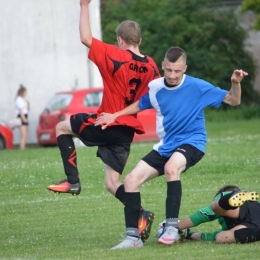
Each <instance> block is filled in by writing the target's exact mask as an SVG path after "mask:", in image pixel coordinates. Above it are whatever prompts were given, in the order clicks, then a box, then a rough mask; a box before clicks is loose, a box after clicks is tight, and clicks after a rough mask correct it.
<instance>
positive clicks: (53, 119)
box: [37, 88, 158, 146]
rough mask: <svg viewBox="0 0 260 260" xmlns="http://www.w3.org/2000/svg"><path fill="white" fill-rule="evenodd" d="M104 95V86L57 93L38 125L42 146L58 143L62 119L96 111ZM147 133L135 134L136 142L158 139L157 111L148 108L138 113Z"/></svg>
mask: <svg viewBox="0 0 260 260" xmlns="http://www.w3.org/2000/svg"><path fill="white" fill-rule="evenodd" d="M102 95H103V88H90V89H81V90H74V91H64V92H59V93H56V94H55V95H54V96H53V98H52V99H51V100H50V101H49V103H48V104H47V105H46V107H45V109H44V111H43V112H42V113H41V115H40V118H39V124H38V127H37V139H38V143H39V144H40V145H42V146H47V145H56V144H57V140H56V133H55V130H56V129H55V128H56V125H57V123H59V122H60V121H63V120H66V119H69V117H70V115H72V114H76V113H81V112H83V113H88V114H93V113H96V111H97V109H98V107H99V105H100V103H101V100H102ZM138 119H139V120H140V121H141V122H142V123H143V126H144V129H145V134H143V135H135V136H134V142H142V141H154V140H158V138H157V136H156V131H155V124H156V123H155V122H156V120H155V111H154V110H153V109H148V110H145V111H143V112H140V113H139V114H138Z"/></svg>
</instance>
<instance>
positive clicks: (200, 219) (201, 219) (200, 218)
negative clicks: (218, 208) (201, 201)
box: [190, 194, 221, 226]
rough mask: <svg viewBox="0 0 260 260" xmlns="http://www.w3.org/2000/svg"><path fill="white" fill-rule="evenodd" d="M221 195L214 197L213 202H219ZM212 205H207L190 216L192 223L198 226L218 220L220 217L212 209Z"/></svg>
mask: <svg viewBox="0 0 260 260" xmlns="http://www.w3.org/2000/svg"><path fill="white" fill-rule="evenodd" d="M220 196H221V194H218V195H217V196H215V197H214V199H213V201H215V200H218V199H219V198H220ZM210 205H211V204H209V205H207V206H206V207H204V208H201V209H199V210H197V211H196V212H194V213H193V214H191V215H190V219H191V222H192V223H193V225H194V226H198V225H200V224H202V223H205V222H208V221H213V220H216V219H218V218H219V217H220V216H219V215H217V214H215V213H214V211H213V210H212V209H211V206H210Z"/></svg>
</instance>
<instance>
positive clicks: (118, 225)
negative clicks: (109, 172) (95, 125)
mask: <svg viewBox="0 0 260 260" xmlns="http://www.w3.org/2000/svg"><path fill="white" fill-rule="evenodd" d="M259 128H260V125H259V119H257V120H248V121H235V122H231V121H227V122H208V123H207V129H208V131H207V132H208V136H209V141H208V145H207V152H206V155H205V156H204V158H203V159H202V160H201V162H199V163H198V164H197V165H195V166H194V167H191V168H190V169H189V170H188V171H187V172H185V173H183V174H182V175H181V180H182V188H183V196H182V204H181V212H180V218H183V217H185V216H187V215H189V214H190V213H192V212H193V211H195V210H197V209H198V208H200V207H202V206H204V205H207V204H208V203H209V202H210V201H211V199H212V197H213V195H214V194H215V193H216V191H217V190H218V189H219V188H220V187H221V186H224V185H226V184H235V185H238V186H239V187H240V188H242V189H254V190H256V191H258V192H260V190H259V189H260V188H259V167H260V159H259V154H260V134H259V133H260V129H259ZM152 145H153V143H135V144H133V145H132V150H131V155H130V157H129V160H128V163H127V166H126V169H125V171H124V173H123V178H124V176H125V175H126V173H127V172H129V171H130V170H131V169H132V168H133V167H134V166H135V165H136V163H137V162H138V161H139V160H140V158H142V157H143V156H144V155H145V154H146V153H148V152H149V151H150V150H151V149H152ZM0 153H1V156H0V169H1V189H0V197H1V202H0V212H1V216H0V217H1V221H0V230H1V236H0V245H1V256H0V259H26V260H27V259H28V260H30V259H32V260H35V259H39V260H40V259H52V260H55V259H82V260H100V259H104V260H115V259H118V260H121V259H124V260H132V259H137V260H139V259H180V260H196V259H198V260H204V259H205V260H208V259H213V260H219V259H222V260H237V259H259V245H260V242H256V243H252V244H244V245H239V244H228V245H216V244H215V243H205V242H196V241H184V242H182V243H178V244H175V245H173V246H171V247H165V246H163V245H159V244H158V243H157V241H156V238H155V234H156V231H157V227H158V224H159V222H161V221H162V220H164V219H165V196H166V184H165V178H164V176H162V177H159V178H155V179H154V180H151V181H149V182H147V183H145V184H144V185H143V186H142V188H141V193H142V205H143V206H144V207H146V208H147V209H150V210H153V211H154V212H155V215H156V217H155V221H154V224H153V226H152V233H151V236H150V238H149V240H148V241H147V242H146V243H145V246H144V247H143V248H142V249H136V250H117V251H111V250H110V248H111V247H112V246H114V245H116V244H117V243H119V240H120V238H121V236H120V234H121V233H123V234H124V232H125V227H124V213H123V205H122V204H121V203H120V202H118V201H117V200H116V199H115V198H114V197H113V196H112V195H110V194H109V193H108V192H107V191H106V190H105V188H104V167H103V164H102V163H101V160H100V159H99V158H97V157H96V148H90V147H82V148H81V147H80V148H77V155H78V158H77V162H78V167H79V172H80V174H81V183H82V192H81V194H80V195H79V196H77V197H74V196H70V195H68V194H54V193H52V192H50V191H48V190H47V189H46V186H47V185H49V184H51V182H52V181H58V180H61V179H63V178H64V177H65V175H64V173H63V166H62V162H61V158H60V152H59V149H58V148H57V147H54V148H27V149H25V150H24V151H20V150H18V149H14V150H5V151H1V152H0ZM219 227H220V226H219V224H218V223H217V221H213V222H210V223H207V224H202V225H200V226H198V227H195V228H194V230H195V231H214V230H216V229H218V228H219ZM230 252H232V254H231V253H230Z"/></svg>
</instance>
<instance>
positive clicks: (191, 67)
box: [101, 0, 258, 104]
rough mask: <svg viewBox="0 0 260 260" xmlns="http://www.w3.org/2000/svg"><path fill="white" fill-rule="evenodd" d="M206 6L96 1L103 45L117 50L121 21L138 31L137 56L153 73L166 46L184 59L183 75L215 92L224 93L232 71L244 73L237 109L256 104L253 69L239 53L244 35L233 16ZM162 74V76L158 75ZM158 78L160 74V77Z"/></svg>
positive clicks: (200, 1)
mask: <svg viewBox="0 0 260 260" xmlns="http://www.w3.org/2000/svg"><path fill="white" fill-rule="evenodd" d="M208 3H209V1H207V0H196V1H194V0H182V1H179V0H164V1H155V0H149V1H147V0H101V21H102V30H103V40H104V41H106V42H109V43H114V44H117V41H116V38H115V29H116V27H117V25H118V24H119V23H120V22H122V21H123V20H135V21H137V22H138V23H139V24H140V25H141V29H142V37H143V41H142V44H141V47H140V49H141V52H142V53H144V54H148V55H150V56H151V57H153V58H154V60H155V61H156V63H157V65H158V67H159V68H160V67H161V61H162V60H163V58H164V54H165V52H166V50H167V49H168V48H169V47H170V46H180V47H181V48H183V49H184V50H185V51H186V52H187V54H188V60H187V64H188V70H187V73H188V74H189V75H193V76H195V77H199V78H203V79H205V80H207V81H209V82H211V83H212V84H214V85H216V86H220V87H221V88H225V89H229V88H230V77H231V74H232V72H233V70H234V69H240V68H241V69H244V70H245V71H247V72H248V73H249V76H248V77H246V78H245V79H244V80H243V84H242V91H243V95H242V102H243V104H246V103H247V104H249V103H255V102H257V100H258V99H257V92H256V91H254V89H253V86H252V82H253V79H254V76H255V74H254V71H255V64H254V62H253V59H252V57H251V55H250V53H249V52H247V51H246V50H245V48H244V47H245V39H246V32H245V31H244V30H243V29H242V28H241V27H240V26H239V23H238V20H237V17H236V16H235V14H234V12H233V11H232V10H230V9H227V8H221V6H220V3H219V5H218V4H217V3H218V1H214V5H213V4H211V5H209V4H208ZM161 72H162V71H161ZM162 75H163V74H162Z"/></svg>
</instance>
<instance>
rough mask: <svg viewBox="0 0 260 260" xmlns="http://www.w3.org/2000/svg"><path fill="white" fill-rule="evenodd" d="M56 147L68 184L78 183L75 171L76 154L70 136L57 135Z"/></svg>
mask: <svg viewBox="0 0 260 260" xmlns="http://www.w3.org/2000/svg"><path fill="white" fill-rule="evenodd" d="M57 141H58V146H59V148H60V154H61V158H62V162H63V166H64V171H65V174H66V175H67V180H68V182H69V183H71V184H74V183H77V182H79V172H78V169H77V154H76V149H75V145H74V142H73V140H72V136H71V135H59V136H58V137H57Z"/></svg>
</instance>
